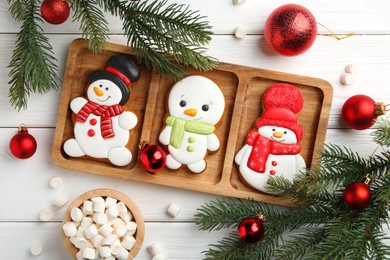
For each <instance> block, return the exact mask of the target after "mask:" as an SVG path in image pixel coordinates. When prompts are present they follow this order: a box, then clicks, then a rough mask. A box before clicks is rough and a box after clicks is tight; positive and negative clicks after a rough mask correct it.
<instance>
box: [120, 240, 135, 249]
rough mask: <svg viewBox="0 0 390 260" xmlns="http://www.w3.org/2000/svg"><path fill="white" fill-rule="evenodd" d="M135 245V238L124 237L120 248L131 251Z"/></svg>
mask: <svg viewBox="0 0 390 260" xmlns="http://www.w3.org/2000/svg"><path fill="white" fill-rule="evenodd" d="M134 244H135V238H134V237H133V236H125V238H124V239H123V240H122V246H123V247H124V248H126V249H127V250H129V251H130V250H131V249H132V248H133V246H134Z"/></svg>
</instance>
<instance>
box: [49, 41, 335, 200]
mask: <svg viewBox="0 0 390 260" xmlns="http://www.w3.org/2000/svg"><path fill="white" fill-rule="evenodd" d="M87 46H88V45H87V42H86V41H83V40H75V41H74V42H73V43H72V44H71V46H70V49H69V54H68V61H67V65H66V72H65V77H64V83H63V88H62V95H61V100H60V105H59V112H58V118H57V126H56V131H55V137H54V144H53V154H52V155H53V161H54V163H55V164H56V165H58V166H60V167H63V168H66V169H70V170H76V171H83V172H88V173H94V174H100V175H106V176H111V177H116V178H123V179H128V180H136V181H142V182H147V183H154V184H160V185H166V186H171V187H177V188H182V189H189V190H196V191H200V192H207V193H213V194H219V195H225V196H231V197H238V198H249V197H251V198H253V199H255V200H258V201H264V202H268V203H272V204H280V205H288V202H287V201H285V200H281V199H280V198H278V197H277V196H272V195H268V194H264V193H261V192H259V191H257V190H255V189H252V188H250V187H248V186H247V185H245V184H244V183H243V182H242V181H241V179H240V177H239V172H238V167H237V165H236V164H235V163H234V156H235V154H236V153H237V152H238V151H239V150H240V148H241V147H242V146H243V145H244V142H245V136H246V134H247V133H248V131H249V130H250V129H252V128H253V127H254V124H255V121H256V119H257V118H258V117H260V116H261V113H262V107H261V99H262V95H263V93H264V91H265V90H266V89H267V88H268V87H269V86H271V85H273V84H275V83H283V82H284V83H290V84H293V85H295V86H296V87H298V88H299V90H300V91H301V92H302V95H303V97H304V100H305V104H304V107H303V109H302V110H301V112H300V113H299V115H298V120H299V123H300V125H301V126H302V127H303V131H304V132H303V133H304V136H303V140H302V141H301V142H300V144H301V145H302V152H301V155H302V156H303V158H304V159H305V162H306V165H307V167H310V166H311V165H312V164H313V163H315V162H316V161H317V160H318V158H316V150H318V149H321V148H322V145H323V143H324V139H325V133H326V127H327V122H328V118H329V112H330V107H331V102H332V93H333V89H332V86H331V85H330V84H329V83H328V82H326V81H324V80H321V79H316V78H310V77H305V76H299V75H293V74H286V73H282V72H276V71H269V70H264V69H258V68H251V67H246V66H240V65H235V64H228V63H220V64H219V66H218V68H217V69H215V70H213V71H208V72H200V71H197V70H195V69H191V68H189V69H188V73H189V74H190V75H191V74H197V75H203V76H205V77H207V78H210V79H212V80H213V81H214V82H216V83H217V84H218V85H219V86H220V88H221V90H222V92H223V94H224V96H225V99H226V109H225V113H224V116H223V122H222V124H221V125H220V126H219V127H218V128H217V130H216V134H217V135H218V136H219V139H220V141H221V148H220V150H219V151H218V152H217V153H215V154H210V155H208V156H207V157H206V162H207V168H206V170H205V171H204V172H203V173H201V174H193V173H191V172H190V171H189V170H187V169H186V168H184V167H183V168H181V169H179V170H177V171H172V170H169V169H166V168H165V169H163V170H161V171H159V172H157V173H156V174H149V173H147V172H146V171H145V170H144V169H143V168H142V166H141V164H140V163H139V161H138V160H136V158H138V155H139V149H138V144H139V143H140V142H141V141H148V142H149V143H150V144H158V136H159V133H160V132H161V130H162V128H163V126H164V124H163V123H164V118H165V115H166V113H167V111H166V102H165V101H166V97H167V94H168V92H169V90H170V87H171V86H172V84H173V83H174V82H173V81H172V80H171V79H170V78H168V77H162V76H160V75H159V74H158V73H155V72H151V71H148V70H146V68H145V67H144V66H143V65H142V64H140V65H139V66H140V68H141V71H142V72H141V78H140V80H139V81H138V82H136V83H135V84H134V85H132V87H131V88H132V89H131V90H132V94H131V97H130V100H129V102H128V103H127V104H126V105H125V106H124V110H131V111H133V112H134V113H135V114H136V115H137V117H138V120H139V122H138V124H137V126H136V128H135V129H133V130H132V138H131V140H130V142H129V144H128V148H129V149H130V150H131V151H132V153H133V160H132V162H131V163H130V165H128V166H125V167H116V166H113V165H112V164H110V163H109V162H108V161H103V160H96V159H92V158H72V157H69V156H67V155H66V154H65V153H64V151H63V149H62V146H63V144H64V142H65V141H66V140H67V139H69V138H72V137H73V123H72V116H74V115H72V112H71V110H70V109H69V103H70V101H71V100H72V99H73V98H75V97H78V96H85V87H86V81H87V77H88V75H89V74H90V73H91V72H92V71H94V70H97V69H102V68H104V67H105V64H106V62H107V60H108V59H109V58H110V57H111V56H112V55H113V54H116V53H124V54H128V55H130V53H131V50H130V49H129V47H127V46H122V45H116V44H107V47H106V51H105V52H104V53H101V54H93V53H91V52H90V51H89V50H88V47H87ZM133 60H134V61H135V60H136V58H135V57H134V59H133Z"/></svg>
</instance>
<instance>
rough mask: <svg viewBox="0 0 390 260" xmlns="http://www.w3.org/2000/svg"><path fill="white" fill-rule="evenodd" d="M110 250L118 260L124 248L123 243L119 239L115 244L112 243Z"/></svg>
mask: <svg viewBox="0 0 390 260" xmlns="http://www.w3.org/2000/svg"><path fill="white" fill-rule="evenodd" d="M110 250H111V254H113V255H114V256H116V257H117V258H118V255H119V254H120V253H121V251H122V250H123V247H122V245H121V242H120V241H119V239H116V240H115V241H114V243H112V245H111V246H110Z"/></svg>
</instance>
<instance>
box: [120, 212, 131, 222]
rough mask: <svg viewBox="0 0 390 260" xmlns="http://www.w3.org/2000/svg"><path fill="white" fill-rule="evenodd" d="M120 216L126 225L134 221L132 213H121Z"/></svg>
mask: <svg viewBox="0 0 390 260" xmlns="http://www.w3.org/2000/svg"><path fill="white" fill-rule="evenodd" d="M119 216H120V217H121V219H122V220H123V221H124V222H125V223H128V222H130V221H131V220H132V219H133V214H131V212H130V211H127V212H126V213H119Z"/></svg>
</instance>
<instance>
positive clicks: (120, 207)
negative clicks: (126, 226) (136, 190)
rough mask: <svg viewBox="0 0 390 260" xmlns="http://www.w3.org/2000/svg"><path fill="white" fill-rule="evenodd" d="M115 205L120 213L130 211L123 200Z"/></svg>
mask: <svg viewBox="0 0 390 260" xmlns="http://www.w3.org/2000/svg"><path fill="white" fill-rule="evenodd" d="M115 207H116V209H117V210H118V213H119V214H120V215H122V214H125V213H126V212H127V211H128V209H127V207H126V205H125V203H123V202H122V201H121V202H118V203H117V204H116V206H115Z"/></svg>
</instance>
